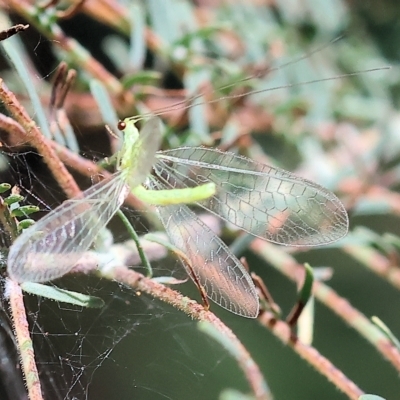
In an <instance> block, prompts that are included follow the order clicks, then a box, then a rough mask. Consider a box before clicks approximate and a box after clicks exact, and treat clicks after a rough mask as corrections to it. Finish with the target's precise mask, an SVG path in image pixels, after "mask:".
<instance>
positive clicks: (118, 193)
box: [7, 173, 129, 282]
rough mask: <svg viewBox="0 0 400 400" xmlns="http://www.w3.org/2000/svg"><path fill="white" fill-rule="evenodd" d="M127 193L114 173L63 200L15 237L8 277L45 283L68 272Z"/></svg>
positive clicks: (126, 188)
mask: <svg viewBox="0 0 400 400" xmlns="http://www.w3.org/2000/svg"><path fill="white" fill-rule="evenodd" d="M128 193H129V188H128V186H126V184H125V182H124V180H123V179H122V178H121V174H120V173H116V174H114V175H113V176H112V177H111V178H110V179H108V180H104V181H102V182H100V183H98V184H96V185H94V186H92V187H91V188H89V189H88V190H86V191H85V192H83V193H82V196H81V197H79V198H74V199H71V200H67V201H65V202H64V203H63V204H61V205H60V206H59V207H57V208H55V209H54V210H53V211H51V212H50V213H49V214H47V215H46V216H45V217H44V218H42V219H40V220H39V221H38V222H36V223H35V224H34V225H32V226H31V227H30V228H28V229H26V230H25V231H24V232H23V233H22V234H21V235H20V236H19V237H18V238H17V239H16V240H15V242H14V243H13V245H12V246H11V248H10V252H9V255H8V262H7V271H8V274H9V276H10V277H11V278H12V279H14V280H15V281H17V282H46V281H50V280H52V279H55V278H59V277H61V276H63V275H64V274H66V273H67V272H69V271H70V270H71V269H72V267H73V266H74V265H75V264H76V263H77V261H78V260H79V259H80V258H81V256H82V255H83V253H84V252H85V251H87V250H88V249H89V247H90V246H91V244H92V243H93V241H94V239H95V238H96V236H97V235H98V233H99V231H100V230H101V229H103V228H104V227H105V226H106V225H107V224H108V222H109V220H110V219H111V218H112V217H113V215H114V214H115V213H116V212H117V210H118V209H119V207H121V205H122V203H123V202H124V200H125V198H126V196H127V195H128Z"/></svg>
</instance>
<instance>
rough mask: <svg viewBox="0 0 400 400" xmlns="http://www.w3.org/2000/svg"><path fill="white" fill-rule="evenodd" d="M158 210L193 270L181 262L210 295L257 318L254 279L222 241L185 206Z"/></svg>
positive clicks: (236, 310) (250, 316) (172, 240)
mask: <svg viewBox="0 0 400 400" xmlns="http://www.w3.org/2000/svg"><path fill="white" fill-rule="evenodd" d="M152 188H153V189H155V188H156V187H155V186H152ZM157 210H158V213H159V216H160V218H161V221H162V222H163V224H164V227H165V230H166V232H167V234H168V236H169V238H170V241H171V242H172V243H173V244H174V245H175V246H176V247H177V248H178V249H180V250H181V251H182V252H183V253H184V254H185V255H186V257H188V259H189V260H190V263H191V269H190V268H188V266H187V265H186V263H185V262H182V263H183V265H184V267H185V269H186V271H187V273H188V275H189V276H190V277H191V278H192V272H193V273H194V274H195V275H196V280H197V281H198V282H199V283H200V285H201V286H202V287H203V288H204V290H205V292H206V294H207V296H208V297H209V298H210V299H211V300H212V301H214V302H215V303H217V304H218V305H220V306H221V307H223V308H225V309H227V310H229V311H231V312H233V313H235V314H238V315H241V316H243V317H248V318H255V317H257V315H258V309H259V302H258V296H257V293H256V289H255V287H254V284H253V281H252V279H251V278H250V276H249V274H248V273H247V271H246V270H245V268H244V267H243V265H242V264H241V262H240V261H239V260H238V259H237V258H236V257H235V256H234V254H233V253H232V252H231V251H230V250H229V248H228V247H227V246H226V245H225V244H224V243H223V242H222V240H221V239H220V238H219V237H218V236H216V235H215V233H214V232H213V231H212V230H211V229H210V228H209V227H208V226H207V225H205V224H204V223H203V222H202V221H201V220H200V219H199V218H198V217H197V216H196V214H194V213H193V212H192V211H191V210H190V209H189V208H188V207H186V206H185V205H174V206H166V207H157ZM195 283H196V282H195Z"/></svg>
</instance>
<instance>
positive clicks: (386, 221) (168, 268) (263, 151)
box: [0, 0, 400, 400]
mask: <svg viewBox="0 0 400 400" xmlns="http://www.w3.org/2000/svg"><path fill="white" fill-rule="evenodd" d="M53 3H55V4H53V5H50V6H49V7H43V5H44V2H29V1H7V2H6V1H0V5H1V18H2V21H4V24H5V25H4V26H5V27H6V26H7V25H6V23H8V24H9V23H10V22H7V18H9V19H10V21H11V23H29V24H30V28H29V30H27V31H25V32H22V33H21V34H20V35H18V40H19V44H18V46H19V45H21V46H20V47H18V51H19V53H20V55H21V57H23V60H25V63H26V66H27V70H28V72H29V74H30V75H29V76H30V80H31V82H32V83H33V84H34V87H35V89H36V92H37V93H38V95H39V98H40V100H41V103H42V104H43V106H44V108H45V110H48V106H49V104H50V103H51V85H52V82H53V79H54V75H55V69H56V68H57V66H58V64H59V63H60V61H66V62H67V63H68V65H69V66H70V67H71V68H75V69H76V70H77V79H76V82H75V84H74V86H73V88H72V90H71V91H70V93H69V94H68V96H67V99H66V101H65V104H64V109H65V112H66V115H67V116H68V119H69V121H70V124H71V129H72V131H71V132H72V133H73V134H72V136H73V137H74V138H75V139H76V141H75V140H73V139H66V141H65V143H64V144H63V145H65V146H67V147H69V148H70V149H72V151H74V152H76V153H79V154H80V155H82V156H84V157H85V158H88V159H89V160H92V161H98V160H101V159H103V158H104V157H107V156H110V155H111V154H112V153H113V152H114V151H115V150H116V147H115V143H113V141H112V140H110V138H109V136H108V135H107V132H106V130H105V129H104V124H105V123H108V124H109V125H110V126H111V127H113V128H114V129H115V123H116V120H115V119H113V118H114V117H115V116H117V117H119V118H124V117H126V116H129V115H135V114H138V113H143V112H149V111H156V110H158V109H160V108H162V107H169V109H168V110H167V111H168V112H166V113H165V114H164V115H163V120H164V122H165V124H166V125H167V127H168V129H167V135H166V139H165V141H164V143H163V148H165V149H166V148H174V147H178V146H180V145H207V146H215V147H221V148H223V149H225V150H231V151H234V152H238V153H240V154H243V155H246V156H249V157H251V158H254V159H258V160H260V161H262V162H267V163H270V164H273V165H276V166H279V167H282V168H284V169H287V170H290V171H293V172H295V173H297V174H299V175H301V176H303V177H306V178H309V179H312V180H314V181H316V182H318V183H320V184H322V185H324V186H325V187H327V188H328V189H330V190H332V191H334V192H335V193H336V194H337V195H338V196H339V198H340V199H341V200H342V201H343V203H344V204H345V206H346V208H347V209H348V211H349V217H350V233H349V235H348V236H347V238H345V239H343V240H341V241H340V242H338V243H336V244H332V245H330V246H327V247H322V248H316V249H314V248H313V249H308V250H307V251H304V250H296V251H295V250H294V249H293V248H285V247H276V249H275V250H274V251H273V252H270V254H271V256H270V257H269V256H268V255H267V256H265V255H264V256H263V254H262V253H261V252H258V253H257V252H255V251H253V250H254V249H253V250H252V248H251V244H250V245H248V246H247V248H243V246H242V248H241V252H240V253H239V254H237V255H239V256H245V257H246V258H247V262H248V264H249V267H250V269H251V270H252V271H255V272H256V273H257V274H259V275H260V276H261V278H262V279H263V280H264V282H265V283H266V285H267V286H268V288H269V290H270V291H271V293H272V295H273V297H274V299H275V301H276V303H278V305H279V306H280V307H281V309H282V312H283V316H286V315H287V313H288V312H289V311H290V310H291V308H292V307H293V305H294V303H295V302H296V298H297V297H296V290H297V289H296V284H295V283H294V282H293V281H292V280H290V279H288V278H287V277H285V276H284V275H283V274H282V270H281V269H280V266H279V262H276V261H275V262H274V259H276V258H274V257H275V255H276V254H277V255H279V254H285V255H290V256H292V257H294V258H295V259H296V260H297V261H298V263H304V262H307V263H309V264H310V265H311V266H312V267H316V268H318V267H330V268H332V277H331V279H330V280H328V281H327V282H325V283H326V284H327V285H328V286H329V287H330V288H332V289H333V290H335V291H336V293H337V294H338V296H339V297H340V298H343V299H347V300H348V301H349V302H350V303H351V305H352V306H353V307H354V308H355V309H357V310H358V311H359V312H361V313H363V314H364V315H365V316H366V317H367V318H370V317H371V316H374V315H376V316H378V317H379V318H380V319H381V320H383V321H384V322H385V324H386V325H387V326H388V327H389V328H390V329H391V330H392V332H393V333H394V334H395V335H397V336H399V335H400V320H399V318H398V312H397V309H398V305H399V304H400V293H399V288H400V283H399V281H400V280H399V278H398V272H399V271H398V268H399V251H400V250H399V249H400V247H399V243H400V239H399V237H398V236H397V235H399V234H400V228H399V224H398V222H399V219H398V215H399V211H400V207H399V205H400V197H399V195H398V189H399V182H400V167H399V161H400V115H399V113H398V111H397V108H398V105H399V101H400V97H399V96H400V91H399V89H400V86H399V67H398V63H399V57H400V53H399V46H398V45H397V43H398V42H399V40H400V23H399V21H400V18H399V17H400V6H399V5H398V3H397V2H396V1H394V0H393V1H389V0H386V1H381V2H373V1H350V0H348V1H345V0H326V1H324V2H321V1H316V0H305V1H300V0H290V1H279V0H276V1H273V0H270V1H262V0H258V1H256V0H252V1H238V0H237V1H235V0H231V1H212V0H208V1H200V0H199V1H184V0H163V1H156V0H149V1H125V2H124V1H112V0H108V1H105V0H101V1H89V0H88V1H84V2H82V4H81V5H80V6H79V7H76V9H75V8H74V7H75V6H76V4H77V2H72V1H71V2H70V1H60V2H59V3H57V2H53ZM39 6H40V7H39ZM71 10H72V11H74V12H72V13H71V14H72V15H68V11H69V12H70V11H71ZM60 11H63V12H64V14H57V12H60ZM66 16H67V17H68V18H66ZM54 26H57V29H61V30H62V31H61V30H60V31H58V30H57V29H55V28H54ZM60 32H64V33H63V34H62V33H60ZM337 38H339V40H337V41H336V40H335V39H337ZM82 49H86V50H87V51H88V52H89V53H88V54H85V53H83V50H82ZM95 62H98V63H99V65H101V68H103V69H99V68H98V67H97V66H96V65H97V64H95ZM14 64H15V63H14ZM388 65H390V66H391V69H390V70H387V69H381V70H377V71H375V72H364V73H363V72H360V73H356V74H353V72H357V71H364V70H368V69H375V68H378V69H379V68H380V67H385V66H388ZM0 67H1V77H2V78H3V79H4V81H5V82H6V84H7V85H8V87H9V88H10V89H12V90H13V91H14V92H15V94H16V95H17V97H18V98H19V99H20V101H21V102H23V104H24V106H25V107H26V108H27V110H28V112H29V113H30V115H31V116H32V117H35V116H36V115H37V112H36V109H35V106H34V105H32V101H31V100H30V99H29V97H28V95H27V92H26V89H25V88H24V85H23V84H22V80H21V73H20V72H18V73H17V72H16V68H15V66H14V65H13V61H10V54H9V53H8V52H7V51H4V49H3V52H2V58H1V61H0ZM274 69H276V70H275V71H274ZM346 74H349V75H348V76H345V77H342V78H340V79H336V78H335V77H338V76H341V75H346ZM252 76H255V78H254V79H251V80H247V78H248V77H252ZM326 78H334V79H330V80H326ZM93 79H96V80H97V81H98V82H100V83H101V84H102V85H103V86H102V87H103V88H104V89H105V91H106V92H107V93H108V98H109V99H110V101H111V103H110V104H112V107H111V108H110V110H112V111H113V112H114V114H112V113H111V114H110V113H107V112H106V111H104V110H102V111H100V109H101V107H102V98H103V99H105V100H106V99H107V96H105V95H104V94H103V95H102V96H103V97H101V96H98V97H97V98H96V96H95V95H94V93H93V89H92V91H91V88H93V86H91V85H92V81H93ZM310 81H320V82H317V83H310ZM307 82H308V83H307ZM225 86H226V87H225ZM227 86H229V87H227ZM282 86H285V87H284V88H281V89H276V90H269V91H268V90H267V91H263V92H261V93H257V94H251V95H246V96H243V97H241V98H239V99H237V98H234V99H232V98H231V99H229V96H232V95H235V94H237V93H247V92H251V91H262V90H266V89H268V88H275V87H282ZM222 87H224V88H223V89H221V88H222ZM198 92H204V95H203V96H202V97H201V98H200V100H198V102H208V101H210V100H212V99H218V98H221V97H224V99H222V100H220V101H217V102H216V103H213V104H212V105H208V106H207V105H204V104H202V105H199V106H197V107H193V108H190V109H189V110H182V109H179V108H180V107H178V110H177V111H176V110H172V109H170V107H171V105H173V104H175V103H177V102H179V101H184V100H185V99H186V98H188V97H189V96H191V95H192V94H194V93H198ZM127 93H128V94H127ZM225 97H227V99H226V98H225ZM103 104H104V103H103ZM1 112H2V113H6V110H5V109H2V110H1ZM46 112H47V111H46ZM2 142H3V146H2V150H4V151H3V153H2V155H1V160H0V161H1V168H2V170H1V181H3V182H9V183H11V184H15V185H18V187H19V188H20V190H21V194H23V195H24V196H25V199H26V202H27V203H32V204H36V205H38V206H39V207H40V209H41V211H42V212H43V215H44V214H45V213H46V212H48V211H49V210H50V209H52V208H54V207H56V206H57V205H58V204H59V203H60V202H61V201H62V200H64V199H65V195H64V194H63V193H62V191H61V189H60V188H59V187H58V185H57V183H56V182H55V181H54V180H53V178H52V177H51V175H50V174H49V171H48V169H47V167H46V166H45V163H43V161H42V160H41V157H40V156H39V155H38V154H37V152H36V150H35V149H33V148H31V147H29V146H27V145H26V144H25V143H23V142H21V141H18V140H17V141H16V140H15V139H14V140H13V138H12V137H11V135H10V134H8V133H7V132H2ZM113 146H114V147H113ZM74 176H75V177H76V178H77V180H78V182H79V184H80V185H81V187H82V188H86V187H88V186H89V185H90V183H91V179H90V177H82V176H81V175H80V174H78V173H76V172H74ZM125 211H126V214H127V215H128V216H129V217H130V218H131V219H132V220H135V221H136V224H137V226H142V225H143V224H142V223H141V222H140V221H139V220H138V218H139V217H138V215H137V213H136V212H134V211H133V210H132V209H129V208H128V207H127V208H126V209H125ZM37 215H38V216H39V215H42V214H40V213H38V214H37ZM112 227H113V233H114V240H115V241H122V240H125V239H126V238H127V234H126V233H124V230H123V228H122V227H121V226H120V224H118V222H114V224H113V226H112ZM147 228H148V227H147ZM220 228H221V229H222V234H223V238H224V240H225V241H226V242H227V243H228V244H232V243H237V242H236V240H237V239H238V238H239V237H240V235H241V233H240V232H238V231H236V230H234V229H233V228H232V227H231V226H221V227H220ZM4 242H5V243H4V245H3V246H2V247H3V250H4V252H5V253H6V251H7V250H6V247H7V246H9V243H7V240H4ZM154 267H155V270H156V274H157V275H171V274H175V273H177V275H178V276H182V275H180V271H179V266H178V264H177V262H176V260H174V258H173V257H168V258H165V259H162V260H159V261H158V262H156V263H155V264H154ZM174 276H175V275H174ZM57 285H58V286H62V287H66V288H69V289H73V290H77V291H81V292H83V293H91V294H93V295H96V296H99V297H101V298H103V299H104V300H105V302H106V306H105V307H104V308H103V309H101V310H91V309H80V308H78V307H73V306H69V305H65V304H61V303H56V302H51V301H49V300H46V299H41V298H37V297H34V296H26V306H27V310H28V315H29V320H30V324H31V325H30V326H31V331H32V335H33V341H34V345H35V351H36V356H37V359H38V366H39V369H40V377H41V380H42V384H43V387H44V393H45V398H46V399H99V400H100V399H119V400H124V399H140V400H142V399H143V400H146V399H152V400H153V399H174V400H183V399H199V400H202V399H217V398H219V396H220V395H221V393H222V392H223V391H224V390H226V389H228V388H233V389H235V390H237V391H240V392H242V393H249V387H248V384H247V382H246V380H245V378H244V377H243V374H242V372H241V370H240V369H239V367H238V365H237V363H236V362H235V360H234V359H233V358H232V357H231V355H229V354H228V353H227V351H226V350H225V349H224V348H222V346H221V345H220V344H218V343H217V342H215V341H214V340H213V339H211V338H209V337H208V336H206V335H204V333H202V332H200V331H199V330H198V328H197V324H196V322H195V321H192V320H191V319H189V318H188V317H187V316H186V315H184V314H183V313H180V312H179V311H176V310H174V309H173V308H172V307H170V306H168V305H166V304H164V303H162V302H160V301H158V300H154V299H152V298H150V297H147V296H146V295H144V294H141V293H137V292H135V291H134V290H132V289H129V288H127V287H125V286H123V285H121V284H117V283H114V282H108V281H106V280H104V279H103V280H100V279H98V278H94V277H81V276H79V277H75V276H74V277H66V278H63V279H61V280H60V281H57ZM177 289H178V290H180V291H182V292H183V293H184V294H186V295H188V296H190V297H192V298H194V299H197V300H199V295H198V293H197V292H196V290H195V288H194V285H193V284H192V283H191V282H187V283H186V284H184V285H180V286H178V287H177ZM6 307H7V306H6V305H4V308H5V309H6ZM211 310H212V311H213V312H214V313H215V314H216V315H218V316H219V317H220V318H221V319H222V320H223V321H224V323H226V324H227V325H228V326H229V327H230V328H231V329H232V330H233V331H234V333H235V334H236V335H237V336H238V338H239V339H240V340H241V342H242V343H243V344H244V345H245V346H246V348H247V349H248V350H249V352H250V353H251V355H252V357H253V358H254V360H255V361H256V363H257V364H258V365H259V367H260V369H261V370H262V372H263V374H264V377H265V379H266V381H267V382H268V385H269V386H270V389H271V392H272V394H273V398H274V399H276V400H283V399H285V400H286V399H296V400H303V399H304V400H306V399H307V400H309V399H326V400H328V399H329V400H341V399H346V398H348V397H347V396H346V395H344V394H342V393H341V392H340V391H339V390H338V389H337V388H336V387H335V386H334V385H333V384H331V383H329V382H328V381H327V379H326V378H325V377H323V376H321V375H320V374H319V373H318V372H316V371H315V370H314V369H313V367H311V366H310V365H309V364H308V363H307V362H306V361H304V360H302V359H301V358H300V357H299V356H298V355H297V354H296V353H295V352H294V351H293V350H292V349H291V348H290V347H289V346H287V345H285V344H283V343H282V342H281V341H279V339H277V338H276V337H275V336H274V334H273V333H271V331H270V330H269V329H267V328H265V327H264V326H262V325H261V324H260V323H259V322H258V321H257V320H247V319H244V318H240V317H238V316H235V315H232V314H229V313H227V312H225V311H223V310H222V309H221V308H219V307H218V306H216V305H212V308H211ZM4 321H6V316H4ZM349 322H351V321H349V320H347V321H346V316H345V315H338V314H335V313H334V312H333V311H332V308H330V307H329V306H328V307H327V306H326V305H324V304H321V301H320V299H316V301H315V322H314V340H313V344H312V345H313V346H314V347H315V348H316V349H317V350H318V351H319V352H320V353H321V354H322V355H323V356H325V357H326V358H327V359H329V360H330V361H331V362H332V363H333V364H334V365H336V367H337V368H338V369H340V370H341V371H342V372H343V373H344V374H345V375H346V376H347V377H348V378H349V379H350V380H352V381H353V382H355V383H356V384H357V385H358V386H359V387H360V388H361V389H362V390H363V391H365V392H367V393H373V394H377V395H380V396H382V397H383V398H385V399H396V398H398V397H399V395H398V393H399V392H400V384H399V379H398V371H396V369H395V368H394V367H393V366H392V365H391V364H390V363H389V362H388V361H387V360H385V359H384V358H383V356H382V354H381V353H379V352H378V351H377V348H376V347H377V345H376V344H375V346H374V345H372V344H371V343H369V342H368V340H367V339H366V337H368V332H367V333H365V332H364V333H365V335H363V333H362V332H360V331H357V330H356V329H354V327H351V326H349ZM353 322H354V321H353ZM363 329H364V330H365V331H368V330H369V329H370V328H369V327H361V328H360V330H361V331H362V330H363ZM2 332H3V341H4V345H3V347H4V350H3V351H4V354H5V357H11V355H12V354H13V346H12V343H11V341H10V340H9V337H10V329H9V328H8V327H7V323H6V322H4V328H2ZM0 344H1V343H0ZM14 356H15V354H14ZM10 373H12V374H16V375H15V376H18V371H16V370H12V371H8V372H6V373H4V371H3V376H4V377H3V385H2V390H3V391H4V395H2V397H1V398H7V397H6V396H8V398H15V397H10V396H11V395H10V390H11V389H10V386H12V385H17V384H16V383H15V382H16V380H15V381H12V380H11V381H7V376H8V377H9V375H10ZM7 374H8V375H7ZM10 382H11V383H10ZM237 398H241V397H240V396H239V397H237Z"/></svg>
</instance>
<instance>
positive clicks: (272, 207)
mask: <svg viewBox="0 0 400 400" xmlns="http://www.w3.org/2000/svg"><path fill="white" fill-rule="evenodd" d="M158 158H159V160H158V162H157V164H156V167H155V172H156V174H157V175H158V176H159V177H160V178H161V179H163V181H164V182H169V185H170V187H193V186H197V185H199V184H203V183H205V182H209V181H211V182H214V183H215V184H216V187H217V193H216V195H215V196H213V197H211V198H210V199H208V200H205V201H202V202H200V203H199V204H200V205H201V206H202V207H204V208H206V209H208V210H210V211H211V212H213V213H215V214H216V215H218V216H220V217H221V218H223V219H225V220H226V221H229V222H231V223H233V224H234V225H236V226H238V227H239V228H241V229H243V230H245V231H247V232H249V233H251V234H252V235H255V236H257V237H260V238H263V239H266V240H269V241H271V242H274V243H279V244H287V245H294V246H315V245H322V244H327V243H330V242H333V241H336V240H338V239H340V238H341V237H343V236H344V235H345V234H346V233H347V230H348V217H347V213H346V210H345V208H344V206H343V204H342V203H341V202H340V200H339V199H338V198H337V197H336V196H335V195H334V194H333V193H332V192H330V191H329V190H327V189H325V188H324V187H322V186H320V185H318V184H316V183H314V182H312V181H309V180H307V179H303V178H300V177H298V176H296V175H293V174H292V173H290V172H287V171H285V170H282V169H279V168H274V167H270V166H267V165H264V164H260V163H257V162H255V161H253V160H250V159H248V158H245V157H241V156H238V155H235V154H233V153H225V152H222V151H219V150H216V149H206V148H201V147H182V148H178V149H174V150H168V151H165V152H160V153H158Z"/></svg>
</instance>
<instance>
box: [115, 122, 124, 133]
mask: <svg viewBox="0 0 400 400" xmlns="http://www.w3.org/2000/svg"><path fill="white" fill-rule="evenodd" d="M117 127H118V129H119V130H120V131H123V130H124V129H125V128H126V122H125V121H119V122H118V125H117Z"/></svg>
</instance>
